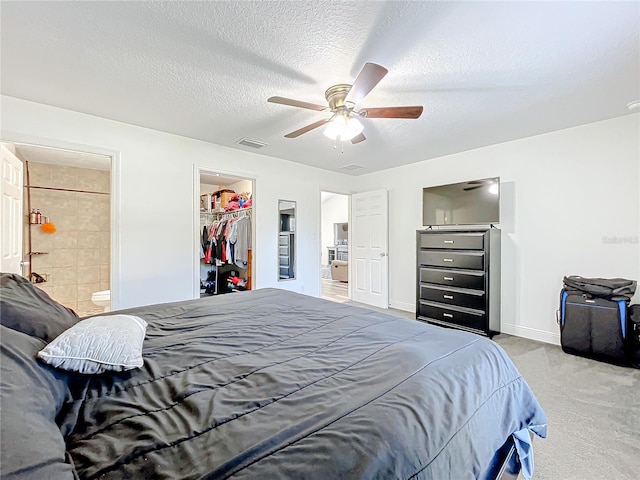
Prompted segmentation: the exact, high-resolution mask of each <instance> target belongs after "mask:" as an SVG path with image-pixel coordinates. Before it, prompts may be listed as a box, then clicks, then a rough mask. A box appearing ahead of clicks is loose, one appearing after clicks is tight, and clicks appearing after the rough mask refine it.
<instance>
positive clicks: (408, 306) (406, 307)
mask: <svg viewBox="0 0 640 480" xmlns="http://www.w3.org/2000/svg"><path fill="white" fill-rule="evenodd" d="M389 307H390V308H395V309H396V310H402V311H403V312H415V311H416V306H415V304H413V303H407V302H399V301H396V300H389Z"/></svg>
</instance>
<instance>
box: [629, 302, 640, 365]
mask: <svg viewBox="0 0 640 480" xmlns="http://www.w3.org/2000/svg"><path fill="white" fill-rule="evenodd" d="M628 325H629V328H628V331H627V347H628V350H629V364H630V365H631V366H632V367H635V368H640V305H631V306H630V307H629V324H628Z"/></svg>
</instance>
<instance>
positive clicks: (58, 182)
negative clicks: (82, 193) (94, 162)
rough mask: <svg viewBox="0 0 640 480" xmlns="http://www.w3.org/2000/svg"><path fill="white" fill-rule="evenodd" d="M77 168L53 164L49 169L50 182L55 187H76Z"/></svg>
mask: <svg viewBox="0 0 640 480" xmlns="http://www.w3.org/2000/svg"><path fill="white" fill-rule="evenodd" d="M78 170H79V169H78V168H74V167H67V166H65V165H54V167H53V168H52V170H51V184H52V185H53V186H54V187H57V188H77V186H78V181H77V172H78Z"/></svg>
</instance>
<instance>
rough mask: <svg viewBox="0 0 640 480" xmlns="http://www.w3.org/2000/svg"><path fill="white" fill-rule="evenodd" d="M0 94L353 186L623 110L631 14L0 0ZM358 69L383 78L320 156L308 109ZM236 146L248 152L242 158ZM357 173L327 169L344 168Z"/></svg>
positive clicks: (633, 57)
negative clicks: (370, 111)
mask: <svg viewBox="0 0 640 480" xmlns="http://www.w3.org/2000/svg"><path fill="white" fill-rule="evenodd" d="M1 22H2V25H1V27H2V31H1V35H2V38H1V39H2V50H1V54H2V57H1V62H2V63H1V70H2V72H1V80H2V84H1V85H2V93H3V94H6V95H10V96H15V97H19V98H25V99H28V100H33V101H36V102H41V103H45V104H50V105H55V106H59V107H63V108H67V109H71V110H76V111H80V112H86V113H89V114H93V115H98V116H101V117H106V118H110V119H114V120H119V121H123V122H127V123H131V124H135V125H142V126H145V127H149V128H154V129H158V130H162V131H166V132H172V133H176V134H180V135H185V136H188V137H193V138H198V139H202V140H207V141H210V142H214V143H218V144H221V145H227V146H229V147H234V148H239V149H242V150H248V151H256V152H259V153H264V154H266V155H271V156H275V157H280V158H284V159H288V160H291V161H294V162H300V163H304V164H308V165H314V166H317V167H320V168H326V169H329V170H336V171H344V172H345V173H352V174H361V173H367V172H371V171H376V170H381V169H385V168H390V167H393V166H396V165H402V164H407V163H412V162H416V161H420V160H425V159H429V158H433V157H437V156H441V155H445V154H450V153H455V152H459V151H464V150H469V149H472V148H477V147H480V146H485V145H490V144H494V143H499V142H504V141H508V140H514V139H518V138H523V137H527V136H531V135H536V134H540V133H544V132H548V131H552V130H557V129H561V128H566V127H571V126H575V125H580V124H584V123H588V122H593V121H598V120H603V119H607V118H612V117H617V116H621V115H625V114H629V113H630V112H629V111H628V110H627V109H626V108H625V105H626V104H627V103H629V102H631V101H633V100H637V99H638V98H640V48H639V44H640V40H639V30H640V6H639V4H638V2H635V1H634V2H612V1H605V2H468V3H467V2H427V1H421V2H333V1H318V0H314V1H304V2H302V1H294V2H277V1H273V2H247V1H237V2H222V1H216V2H184V3H182V2H159V3H151V2H95V1H94V2H77V3H76V2H2V4H1ZM365 62H375V63H378V64H380V65H383V66H385V67H386V68H388V69H389V74H388V75H387V76H386V77H385V78H384V79H383V80H382V81H381V82H380V84H379V85H378V86H377V87H376V88H375V89H374V90H373V92H372V93H371V94H370V95H369V96H367V97H366V98H365V99H364V100H363V101H362V102H361V104H360V106H361V107H379V106H393V105H424V113H423V115H422V117H421V118H420V119H418V120H398V119H364V120H363V121H362V122H363V123H364V125H365V131H364V133H365V135H366V136H367V141H365V142H362V143H360V144H357V145H352V144H350V143H346V144H345V145H344V148H343V149H341V148H340V146H338V148H334V145H333V142H332V141H331V140H329V139H327V138H326V137H324V136H323V135H322V129H321V128H318V129H316V130H314V131H312V132H310V133H307V134H305V135H302V136H300V137H298V138H296V139H286V138H284V137H283V136H284V135H285V134H287V133H289V132H291V131H293V130H296V129H298V128H300V127H303V126H305V125H307V124H309V123H312V122H314V121H316V120H319V119H322V118H324V117H325V116H326V114H324V113H322V112H315V111H311V110H303V109H299V108H293V107H287V106H283V105H276V104H272V103H267V101H266V100H267V98H268V97H270V96H273V95H278V96H284V97H290V98H295V99H300V100H304V101H307V102H312V103H320V104H324V103H325V100H324V91H325V89H326V88H328V87H329V86H331V85H333V84H336V83H351V82H352V81H353V79H354V78H355V77H356V76H357V74H358V72H359V71H360V69H361V68H362V66H363V65H364V63H365ZM243 137H248V138H250V139H254V140H258V141H261V142H265V143H267V144H268V146H266V147H264V148H262V149H260V150H253V149H251V148H250V147H243V146H239V145H237V144H236V143H235V142H237V141H238V140H240V139H241V138H243ZM350 164H355V165H360V166H362V167H363V168H362V169H359V170H350V171H345V170H340V168H341V167H343V166H345V165H350Z"/></svg>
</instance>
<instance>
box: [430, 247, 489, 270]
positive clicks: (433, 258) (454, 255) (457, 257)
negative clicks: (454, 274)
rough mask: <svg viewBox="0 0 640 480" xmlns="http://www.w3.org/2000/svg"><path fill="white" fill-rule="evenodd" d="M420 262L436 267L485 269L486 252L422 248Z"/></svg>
mask: <svg viewBox="0 0 640 480" xmlns="http://www.w3.org/2000/svg"><path fill="white" fill-rule="evenodd" d="M418 262H420V265H432V266H434V267H449V268H467V269H470V270H484V253H483V252H472V251H468V252H460V251H453V250H420V251H419V252H418Z"/></svg>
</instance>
